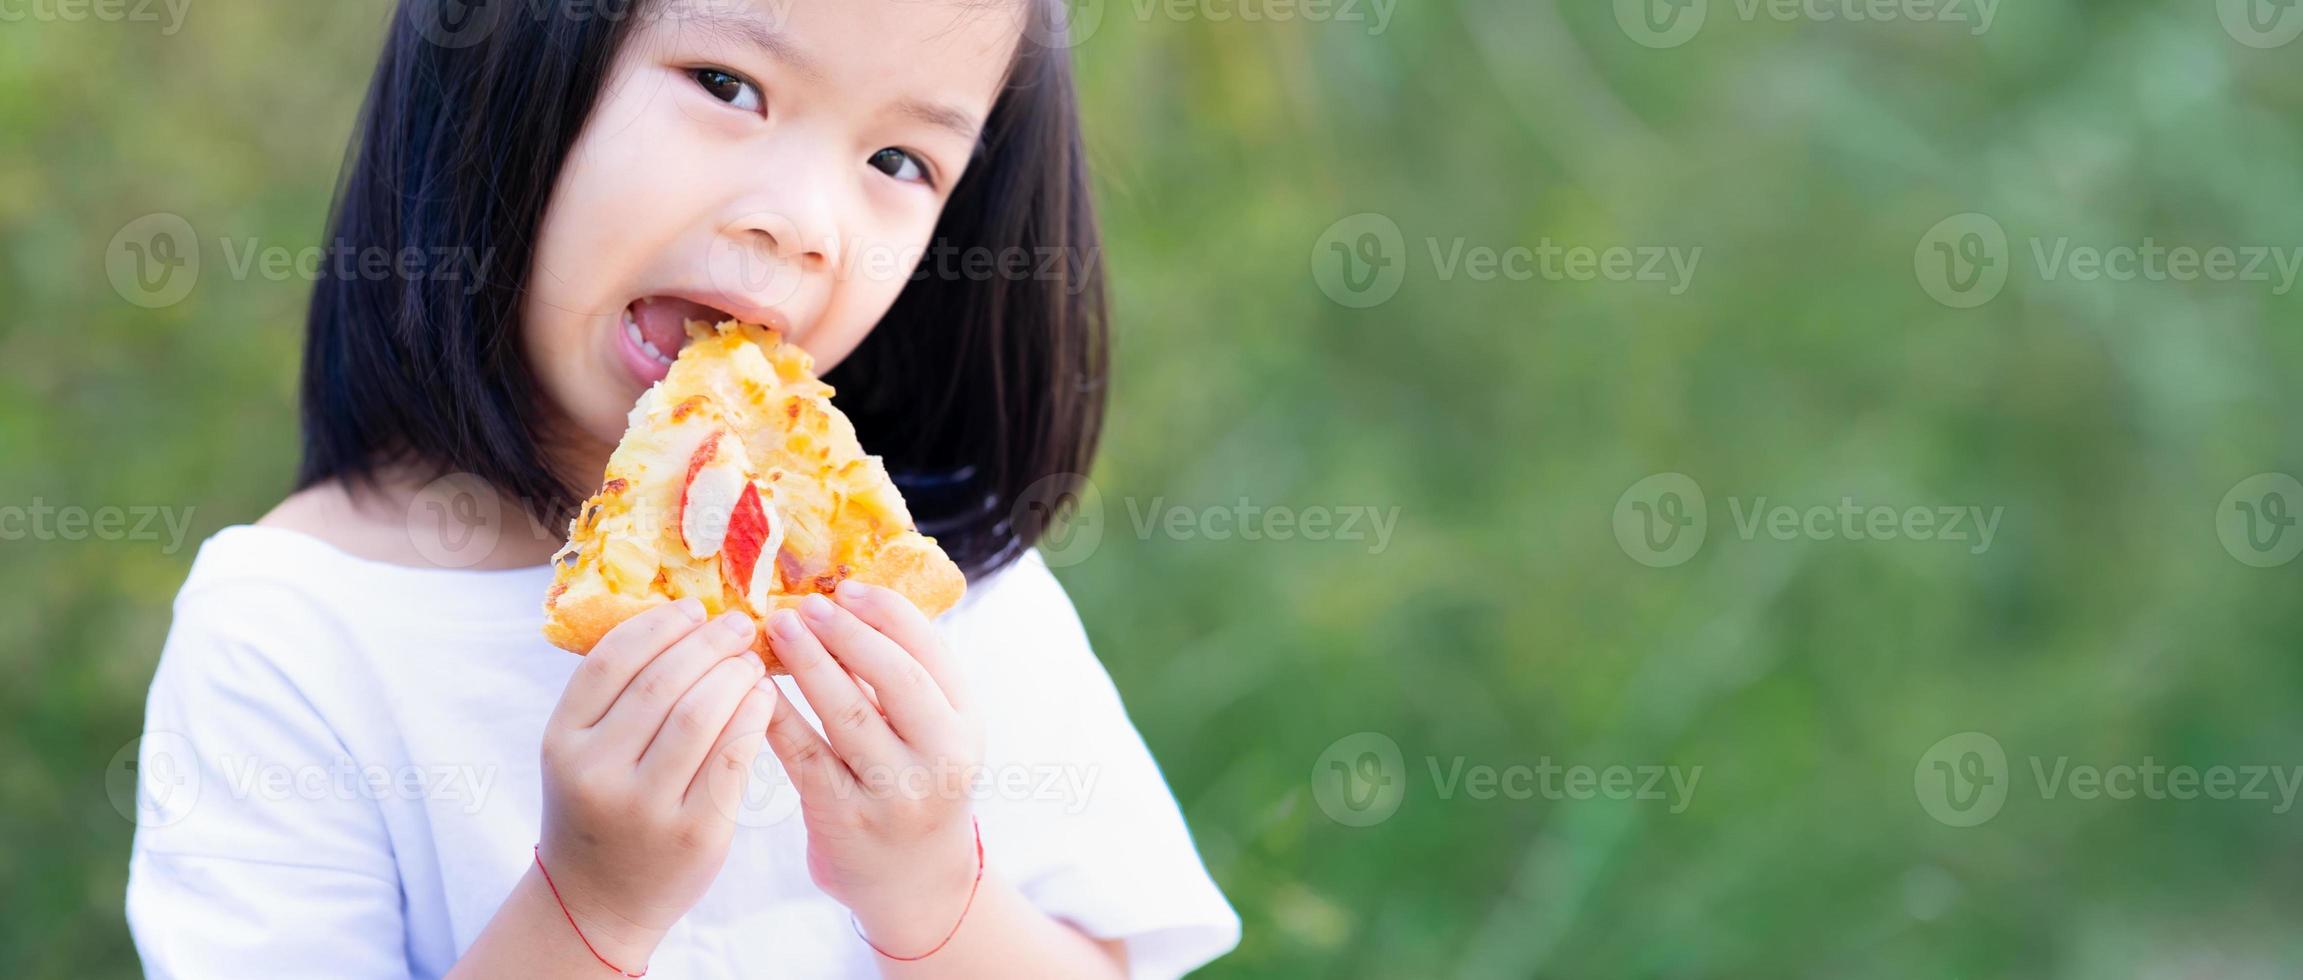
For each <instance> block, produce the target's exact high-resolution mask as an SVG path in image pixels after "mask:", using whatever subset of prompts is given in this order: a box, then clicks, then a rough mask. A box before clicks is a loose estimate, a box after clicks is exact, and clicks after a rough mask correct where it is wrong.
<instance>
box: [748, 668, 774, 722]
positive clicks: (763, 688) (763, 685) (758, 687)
mask: <svg viewBox="0 0 2303 980" xmlns="http://www.w3.org/2000/svg"><path fill="white" fill-rule="evenodd" d="M760 669H761V670H766V669H767V665H766V664H762V665H760ZM752 690H755V691H758V692H760V693H761V694H765V695H767V696H768V697H771V698H773V697H775V696H776V679H775V678H773V677H762V678H760V681H759V683H757V684H754V685H752ZM768 708H769V710H771V711H772V710H775V702H773V701H770V702H768Z"/></svg>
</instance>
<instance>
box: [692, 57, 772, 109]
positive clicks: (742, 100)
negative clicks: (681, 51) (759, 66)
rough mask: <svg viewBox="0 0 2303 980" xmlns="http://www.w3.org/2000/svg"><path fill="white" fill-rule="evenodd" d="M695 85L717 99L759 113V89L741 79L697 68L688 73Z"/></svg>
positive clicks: (718, 71)
mask: <svg viewBox="0 0 2303 980" xmlns="http://www.w3.org/2000/svg"><path fill="white" fill-rule="evenodd" d="M688 74H690V75H692V76H694V77H695V79H696V84H698V85H701V86H703V87H704V91H706V92H710V93H711V94H712V98H715V99H718V100H720V101H722V102H725V103H727V104H729V105H732V106H735V107H736V108H738V109H743V110H745V111H748V112H758V111H760V102H761V99H760V88H759V86H757V85H753V84H752V83H750V82H747V81H744V80H743V79H742V78H740V77H738V76H736V75H733V74H730V73H728V72H724V71H721V70H719V69H717V68H697V69H694V70H691V71H690V72H688Z"/></svg>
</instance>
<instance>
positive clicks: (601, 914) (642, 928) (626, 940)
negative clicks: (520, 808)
mask: <svg viewBox="0 0 2303 980" xmlns="http://www.w3.org/2000/svg"><path fill="white" fill-rule="evenodd" d="M548 860H549V859H548V858H547V857H545V856H544V855H542V854H541V853H539V854H538V855H537V861H536V862H535V863H533V864H530V865H529V867H528V874H527V881H528V883H529V886H530V888H531V892H532V893H533V894H535V895H536V896H537V901H539V902H540V903H542V904H543V905H544V906H545V907H546V909H547V912H546V915H547V916H548V917H549V921H550V926H549V927H548V928H549V929H550V930H551V931H553V932H557V933H559V937H558V940H557V941H558V942H564V944H565V946H566V947H567V948H568V949H570V950H573V951H574V955H576V956H580V957H584V958H587V959H598V960H601V961H602V962H603V963H605V964H606V965H608V966H611V967H613V968H614V969H615V970H616V971H617V972H620V973H626V974H639V973H644V972H646V971H647V968H648V961H649V959H650V958H652V957H653V956H654V955H655V952H656V947H657V946H658V945H660V944H661V943H662V942H663V940H664V936H665V935H666V933H667V932H668V931H669V930H667V929H664V928H659V927H655V926H649V925H646V924H643V923H639V922H636V921H634V920H632V919H631V918H630V917H629V916H626V915H624V914H622V913H620V912H618V911H616V910H615V909H614V908H612V907H610V906H608V905H606V904H604V903H602V902H601V901H600V900H599V895H600V890H599V889H597V888H593V887H591V886H590V885H589V884H588V883H587V882H585V881H584V880H583V879H582V877H581V875H580V874H579V873H576V872H575V869H560V868H552V867H547V865H546V863H545V862H547V861H548Z"/></svg>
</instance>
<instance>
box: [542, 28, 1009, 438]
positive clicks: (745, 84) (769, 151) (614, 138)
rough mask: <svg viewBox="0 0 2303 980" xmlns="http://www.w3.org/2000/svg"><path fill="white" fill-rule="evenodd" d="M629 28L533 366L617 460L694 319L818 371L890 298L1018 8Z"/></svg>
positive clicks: (959, 167)
mask: <svg viewBox="0 0 2303 980" xmlns="http://www.w3.org/2000/svg"><path fill="white" fill-rule="evenodd" d="M637 16H639V17H640V18H641V20H640V21H639V22H638V23H636V24H634V25H632V27H631V28H630V30H631V35H630V40H629V42H628V43H627V44H626V45H625V46H624V48H623V50H622V52H621V53H620V54H619V55H618V56H617V61H616V64H615V65H614V66H613V67H612V69H611V70H610V72H609V79H608V81H607V83H606V86H605V88H604V89H603V90H602V91H601V93H600V98H599V103H598V105H597V106H596V107H595V109H594V110H593V113H592V116H591V118H590V120H589V122H588V123H587V124H586V125H585V128H584V131H583V132H582V133H581V134H580V135H579V136H578V137H577V139H576V143H575V146H574V148H573V149H572V151H571V153H570V156H569V158H568V160H567V163H566V166H565V167H564V169H563V170H562V171H561V173H560V175H559V180H558V183H557V184H556V185H555V186H554V188H553V192H552V198H551V205H550V206H549V208H548V209H547V211H546V214H545V216H544V222H543V229H542V232H541V237H540V239H539V241H538V242H537V247H536V256H535V266H534V268H532V269H531V270H530V271H529V277H528V284H529V289H528V292H527V295H526V297H525V299H524V300H523V302H522V324H521V328H522V337H523V340H524V342H525V345H526V347H527V352H528V357H529V360H530V364H531V365H532V368H533V370H534V372H535V374H536V377H537V379H538V382H539V383H540V384H541V385H542V387H543V390H544V393H545V395H546V396H547V397H549V398H550V399H552V401H553V403H554V405H555V407H556V408H557V409H558V410H559V414H560V415H562V416H564V417H565V419H566V420H567V421H568V422H569V423H571V424H572V426H573V428H574V429H575V434H576V435H577V436H578V437H580V438H581V437H589V438H591V439H594V440H597V441H598V442H601V443H605V444H608V445H613V444H614V443H615V441H616V440H617V439H618V438H619V437H621V436H622V434H623V431H624V423H625V414H626V413H627V412H628V411H629V410H630V409H631V406H632V403H633V402H634V401H635V400H636V399H637V398H638V397H639V395H640V393H641V392H642V391H644V390H646V389H647V387H648V386H649V385H650V384H653V383H654V382H655V381H656V380H658V379H660V378H662V377H663V376H664V372H665V371H666V370H667V369H668V368H669V367H670V364H671V360H670V358H671V356H672V355H674V354H676V353H677V352H678V348H679V346H680V344H681V343H682V342H683V341H684V339H685V334H684V332H683V331H682V329H681V324H682V322H683V321H684V320H687V319H690V318H693V319H702V320H708V321H716V320H720V319H725V318H730V317H733V318H736V319H743V320H749V321H752V322H755V323H763V324H766V325H769V326H771V327H775V328H777V329H780V330H782V331H783V332H784V335H785V337H786V339H788V340H791V341H793V342H795V343H798V344H799V345H800V346H802V347H804V348H806V349H807V351H808V352H809V353H810V354H813V355H814V356H815V358H816V362H817V365H818V367H819V368H821V369H824V370H829V369H830V368H831V367H832V366H833V365H835V364H837V363H839V361H840V360H841V359H842V358H844V357H846V356H847V355H848V353H849V352H850V351H852V350H854V349H855V347H856V345H857V344H858V343H860V342H861V341H862V340H863V338H864V335H865V334H867V333H869V332H870V331H871V329H872V326H873V325H874V324H876V323H877V322H879V319H880V317H881V316H882V315H884V314H885V313H886V312H887V310H888V307H889V306H890V305H891V304H893V303H894V302H895V298H896V295H897V293H899V292H901V291H902V289H903V286H904V284H905V281H906V280H907V278H908V277H909V276H910V274H911V272H912V271H913V268H914V267H915V266H916V264H917V262H918V260H919V257H920V255H921V252H922V251H923V249H924V248H925V247H926V245H927V242H928V238H929V235H930V234H932V233H933V232H934V230H935V226H936V219H937V216H938V215H939V214H941V213H942V210H943V206H944V202H945V200H946V199H947V198H948V197H949V196H950V194H951V190H952V188H953V186H954V185H956V184H957V183H958V182H959V179H960V175H961V174H962V173H963V172H964V171H965V170H966V168H967V166H968V161H969V159H970V157H971V156H973V154H974V150H975V146H976V140H977V135H978V133H979V131H980V130H981V129H982V126H983V123H984V119H985V117H986V116H988V115H989V114H990V112H991V108H992V103H993V100H994V99H995V98H996V97H997V96H998V92H999V88H1000V85H1001V83H1002V81H1003V79H1004V78H1005V75H1006V72H1007V69H1008V65H1009V62H1010V61H1011V59H1012V57H1013V55H1014V53H1015V48H1016V44H1017V42H1018V39H1019V38H1020V36H1021V33H1022V20H1021V9H1020V5H1008V4H999V5H990V6H981V5H975V4H969V3H955V2H949V0H666V2H664V3H661V4H658V5H656V6H655V7H654V8H652V9H650V10H648V11H647V12H645V13H643V14H640V15H637Z"/></svg>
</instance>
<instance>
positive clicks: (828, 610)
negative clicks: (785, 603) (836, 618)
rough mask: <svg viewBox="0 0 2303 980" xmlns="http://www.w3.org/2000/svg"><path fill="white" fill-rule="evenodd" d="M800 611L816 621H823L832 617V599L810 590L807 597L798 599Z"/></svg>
mask: <svg viewBox="0 0 2303 980" xmlns="http://www.w3.org/2000/svg"><path fill="white" fill-rule="evenodd" d="M800 613H801V614H802V615H804V616H806V617H808V618H809V619H812V620H815V621H816V622H819V623H821V622H824V621H826V620H829V619H831V618H832V601H831V600H830V599H826V598H824V597H823V596H821V595H818V594H816V593H813V592H810V593H808V597H807V598H805V599H802V600H800Z"/></svg>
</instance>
